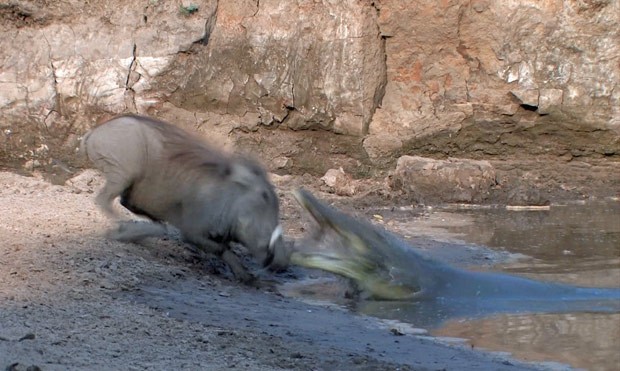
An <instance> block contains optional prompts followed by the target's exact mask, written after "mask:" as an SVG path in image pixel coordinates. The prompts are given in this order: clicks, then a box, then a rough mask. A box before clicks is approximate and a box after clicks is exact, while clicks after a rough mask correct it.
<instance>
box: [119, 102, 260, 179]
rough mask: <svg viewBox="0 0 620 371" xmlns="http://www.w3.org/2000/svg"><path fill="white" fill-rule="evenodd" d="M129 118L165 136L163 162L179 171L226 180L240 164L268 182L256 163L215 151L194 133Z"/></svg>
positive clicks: (155, 120)
mask: <svg viewBox="0 0 620 371" xmlns="http://www.w3.org/2000/svg"><path fill="white" fill-rule="evenodd" d="M125 116H127V117H132V118H134V119H137V120H140V121H142V122H143V123H145V124H147V125H149V126H150V127H151V128H153V129H156V130H157V131H158V132H159V133H161V136H162V143H163V145H164V152H165V156H166V158H165V159H163V160H164V161H170V162H171V163H172V164H173V166H175V167H178V169H179V170H180V169H183V170H187V171H189V173H193V174H195V175H198V176H201V175H209V176H213V175H214V174H217V175H218V176H221V177H223V178H225V177H226V176H228V175H230V173H231V171H232V170H231V166H232V164H233V163H234V162H240V163H241V164H243V165H244V166H246V167H247V168H248V169H250V170H251V171H252V172H253V173H255V174H256V175H257V176H264V177H265V178H266V173H265V170H264V169H263V168H262V167H261V166H260V165H259V164H258V163H256V162H255V161H253V160H251V159H249V158H247V157H242V156H239V155H234V154H227V153H224V152H222V151H220V150H217V149H215V148H212V147H211V146H210V145H208V144H207V143H205V142H204V141H203V140H202V139H201V138H199V137H198V136H197V135H196V134H194V133H190V132H188V131H185V130H183V129H181V128H179V127H177V126H175V125H172V124H170V123H167V122H164V121H160V120H157V119H154V118H151V117H145V116H139V115H133V114H129V115H125ZM185 176H189V174H185Z"/></svg>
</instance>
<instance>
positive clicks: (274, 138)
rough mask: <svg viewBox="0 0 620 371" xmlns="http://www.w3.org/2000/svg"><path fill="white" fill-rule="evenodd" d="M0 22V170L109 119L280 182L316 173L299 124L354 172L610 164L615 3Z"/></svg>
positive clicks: (127, 13) (403, 5)
mask: <svg viewBox="0 0 620 371" xmlns="http://www.w3.org/2000/svg"><path fill="white" fill-rule="evenodd" d="M0 19H1V20H2V22H1V23H0V28H1V29H2V33H3V37H2V38H0V127H1V128H2V134H0V138H2V145H1V147H0V155H2V158H3V160H2V161H3V162H4V163H11V162H17V163H23V162H25V161H27V160H29V159H30V160H31V159H32V158H39V159H40V163H43V164H44V163H46V161H47V162H49V161H50V158H63V159H65V160H67V159H71V158H72V157H71V156H72V154H73V151H74V149H75V147H76V143H77V141H78V139H79V136H80V135H81V134H83V133H84V132H85V131H86V130H87V129H88V128H89V127H92V126H93V125H95V123H96V122H97V121H100V120H101V119H102V118H104V117H109V116H111V115H114V114H117V113H121V112H139V113H144V114H151V115H155V116H158V117H162V118H165V119H170V120H173V121H175V122H178V123H179V124H181V125H188V126H194V127H196V128H198V129H199V130H201V131H203V132H205V135H208V136H210V137H212V138H216V140H217V141H218V142H229V143H232V144H239V143H249V144H248V145H249V146H250V147H253V148H254V149H256V150H258V151H260V152H261V153H262V154H263V155H264V156H265V157H266V158H265V160H266V161H267V162H269V163H270V164H274V165H273V166H276V167H282V168H288V170H287V171H295V170H302V171H306V170H308V169H312V168H313V166H312V165H311V164H308V161H309V159H308V158H305V159H303V160H299V159H297V157H296V156H302V155H303V154H302V153H300V151H295V150H292V148H294V147H296V146H297V145H298V144H299V143H301V142H304V141H305V142H307V141H310V143H306V144H304V145H306V147H304V148H307V149H308V150H312V149H315V150H316V149H317V148H322V147H321V144H320V143H319V142H321V140H318V141H314V140H313V139H303V138H304V136H305V134H304V133H306V132H305V130H306V129H312V130H316V129H320V130H323V131H324V135H325V136H327V137H330V138H329V140H328V141H329V143H331V144H330V145H329V149H327V150H326V152H324V153H323V154H328V155H329V154H338V155H348V156H349V157H351V158H354V159H355V160H354V161H352V162H351V161H350V162H349V164H350V165H351V166H360V164H366V166H371V167H372V166H383V165H390V164H394V163H395V159H396V157H397V156H398V155H400V154H423V155H427V156H433V157H442V156H444V157H446V156H465V157H475V158H483V157H485V158H486V157H491V158H495V157H502V156H513V155H541V154H544V155H552V156H562V158H564V159H571V158H574V157H586V158H587V157H610V158H618V157H619V156H620V144H619V138H620V108H619V107H620V89H619V87H618V84H619V81H620V41H619V40H620V29H619V28H618V26H617V25H618V24H619V23H620V5H619V2H618V1H615V0H608V1H606V0H566V1H560V0H545V1H534V0H515V1H510V2H497V1H485V0H471V1H469V0H468V1H465V0H461V1H457V0H453V1H450V0H446V1H440V2H436V1H430V0H423V1H416V2H411V1H403V0H383V1H354V0H347V1H332V0H316V1H307V0H297V1H285V2H283V1H276V0H263V1H249V0H230V1H216V0H212V1H210V0H192V1H187V0H183V1H167V0H132V1H126V0H123V1H120V0H110V1H105V2H83V1H77V0H58V1H47V0H32V1H20V0H10V1H9V0H0ZM263 129H278V130H275V131H268V133H269V134H268V135H265V134H264V130H263ZM291 130H293V131H294V132H291ZM256 131H258V133H256ZM248 132H254V133H253V134H252V135H255V137H260V138H261V139H260V140H256V139H252V140H248V136H247V134H244V133H248ZM278 133H281V135H278ZM291 133H293V134H291ZM330 133H334V134H347V135H345V136H339V137H331V136H333V135H334V134H330ZM291 138H293V139H291ZM339 138H341V139H339ZM339 141H342V143H343V145H342V146H341V147H342V148H337V147H339V145H338V143H339ZM305 142H304V143H305ZM302 152H308V151H306V150H304V151H302ZM344 152H346V153H344ZM318 154H319V155H320V153H318ZM329 157H330V159H331V157H333V156H329ZM335 157H338V156H335ZM319 160H321V158H319ZM277 164H281V165H282V164H284V165H282V166H280V165H277ZM337 165H338V164H337ZM322 166H323V165H320V164H319V165H316V169H317V171H320V170H325V168H326V167H328V166H329V165H325V166H324V167H322Z"/></svg>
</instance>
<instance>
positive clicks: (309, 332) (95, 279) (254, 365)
mask: <svg viewBox="0 0 620 371" xmlns="http://www.w3.org/2000/svg"><path fill="white" fill-rule="evenodd" d="M293 183H294V182H293ZM293 183H291V182H290V181H285V182H282V181H280V183H279V188H280V190H281V192H280V194H281V196H282V205H283V219H284V220H283V223H284V225H285V230H286V231H287V235H288V236H292V237H299V236H300V235H301V234H303V232H304V231H305V230H306V227H305V226H304V224H303V222H302V219H301V217H300V210H299V208H298V207H296V206H295V205H294V203H293V201H292V200H291V198H290V195H288V192H285V189H284V188H287V187H291V186H294V185H295V184H293ZM0 184H1V187H0V237H1V238H0V241H1V245H0V369H4V368H6V369H7V370H26V369H30V370H36V369H37V368H36V367H39V368H40V369H42V370H73V369H80V370H85V369H89V370H92V369H98V370H100V369H115V370H117V369H127V370H137V369H149V370H173V369H187V370H198V369H209V370H219V369H230V368H236V369H244V370H246V369H252V370H280V369H296V370H338V369H340V370H345V369H346V370H410V369H415V370H444V369H450V370H457V369H477V370H504V369H505V370H521V369H532V368H533V366H531V365H524V364H520V363H518V362H516V361H514V360H510V359H507V358H506V357H505V356H502V355H497V354H486V353H481V352H476V351H472V350H470V349H466V348H464V347H459V346H448V345H445V344H441V343H439V342H437V341H435V340H433V339H431V338H427V337H420V336H416V335H414V333H413V332H409V331H407V330H406V329H404V328H400V329H399V331H393V326H394V325H389V324H386V323H380V322H378V321H376V320H374V319H371V318H364V317H359V316H355V315H352V314H350V313H348V312H346V311H344V310H342V309H338V308H334V307H329V306H326V305H314V306H313V305H310V304H306V303H302V302H299V301H296V300H294V299H289V298H285V297H283V296H282V295H281V294H280V293H279V292H277V290H276V289H275V286H274V285H273V284H270V282H272V281H274V280H275V281H278V282H282V281H286V280H289V281H291V280H295V279H298V278H299V275H300V273H299V271H296V270H295V269H293V270H292V271H290V272H288V273H283V274H280V275H279V276H277V277H270V275H269V274H267V273H265V272H263V273H261V277H262V278H263V281H262V282H263V284H262V285H260V287H248V286H243V285H240V284H237V283H236V282H234V281H233V280H231V279H230V275H229V274H228V273H227V272H226V271H225V270H224V269H222V267H221V266H218V264H217V263H214V262H205V261H204V260H203V261H200V260H198V259H197V258H196V257H195V256H193V255H192V254H191V253H190V252H189V251H188V250H187V249H185V248H184V247H183V245H182V244H181V243H179V242H177V241H176V240H174V239H173V238H170V239H163V240H152V241H147V242H146V243H144V244H142V245H136V244H124V243H119V242H115V241H110V240H107V239H105V238H104V237H102V235H103V233H104V232H105V230H106V229H107V228H109V227H111V223H110V222H109V221H108V220H106V219H105V217H104V216H103V215H102V214H101V213H100V212H99V211H98V210H97V209H96V207H95V206H94V203H93V196H94V194H93V192H94V191H96V190H97V189H98V187H99V186H100V185H101V179H100V178H99V177H98V176H97V175H96V173H94V172H93V171H86V172H84V173H82V174H81V175H80V176H78V177H77V178H75V180H74V181H70V182H69V183H68V184H67V185H65V186H58V185H52V184H50V183H47V182H45V181H43V180H42V179H39V178H36V177H34V178H32V177H30V178H28V177H23V176H20V175H16V174H13V173H7V172H4V173H0ZM287 189H288V188H287ZM272 283H273V282H272ZM390 326H392V327H390ZM402 334H404V336H397V335H402ZM33 366H36V367H33ZM28 367H30V368H28Z"/></svg>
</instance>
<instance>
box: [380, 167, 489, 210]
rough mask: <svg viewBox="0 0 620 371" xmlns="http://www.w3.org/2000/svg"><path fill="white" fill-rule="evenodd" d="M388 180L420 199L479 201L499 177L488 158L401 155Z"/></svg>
mask: <svg viewBox="0 0 620 371" xmlns="http://www.w3.org/2000/svg"><path fill="white" fill-rule="evenodd" d="M388 184H389V186H390V187H391V188H392V190H394V191H399V192H401V193H402V194H403V195H405V196H406V197H408V198H411V199H412V200H413V201H415V202H418V203H443V202H449V203H450V202H452V203H454V202H457V203H480V202H482V201H484V200H485V199H486V198H487V197H488V196H489V194H490V191H491V189H492V187H493V186H495V184H496V180H495V169H494V168H493V166H491V164H490V163H489V162H488V161H478V160H468V159H456V158H450V159H448V160H435V159H431V158H425V157H418V156H402V157H400V158H399V159H398V161H397V165H396V169H395V170H394V171H393V172H392V173H391V174H390V175H389V176H388Z"/></svg>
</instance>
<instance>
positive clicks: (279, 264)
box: [263, 224, 291, 271]
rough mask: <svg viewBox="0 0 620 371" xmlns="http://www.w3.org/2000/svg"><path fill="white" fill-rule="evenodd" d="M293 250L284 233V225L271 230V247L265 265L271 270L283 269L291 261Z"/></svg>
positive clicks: (264, 261)
mask: <svg viewBox="0 0 620 371" xmlns="http://www.w3.org/2000/svg"><path fill="white" fill-rule="evenodd" d="M290 258H291V251H290V249H289V248H288V247H287V246H286V244H285V242H284V238H283V234H282V226H281V225H279V224H278V226H277V227H276V228H275V229H274V230H273V232H271V237H270V239H269V248H268V249H267V256H266V257H265V259H264V260H263V267H268V268H269V269H271V270H275V271H277V270H281V269H284V268H286V267H287V266H288V265H289V263H290Z"/></svg>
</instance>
